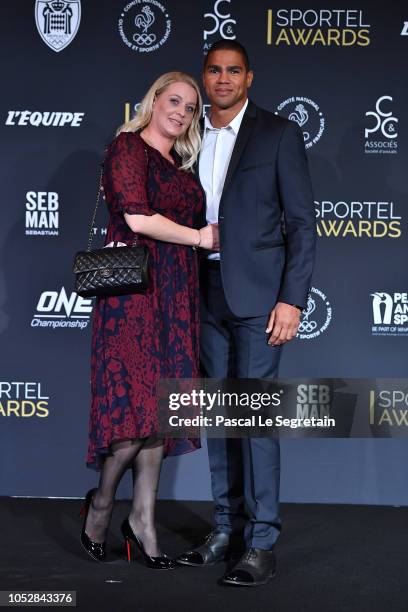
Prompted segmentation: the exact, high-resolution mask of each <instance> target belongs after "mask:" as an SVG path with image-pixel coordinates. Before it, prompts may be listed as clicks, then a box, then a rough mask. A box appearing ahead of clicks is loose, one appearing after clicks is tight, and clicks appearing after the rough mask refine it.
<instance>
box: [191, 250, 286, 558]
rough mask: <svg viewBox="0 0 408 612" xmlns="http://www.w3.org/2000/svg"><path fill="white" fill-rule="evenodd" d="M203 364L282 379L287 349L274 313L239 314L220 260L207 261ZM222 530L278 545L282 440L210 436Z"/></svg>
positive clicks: (252, 542)
mask: <svg viewBox="0 0 408 612" xmlns="http://www.w3.org/2000/svg"><path fill="white" fill-rule="evenodd" d="M200 286H201V365H202V369H203V374H204V376H206V377H209V378H276V376H277V373H278V366H279V358H280V353H281V347H270V346H268V344H267V339H268V336H267V334H266V333H265V329H266V326H267V322H268V318H269V313H268V314H265V315H264V316H262V317H251V318H245V319H242V318H239V317H236V316H235V315H234V314H233V313H232V312H231V310H230V308H229V307H228V304H227V302H226V300H225V295H224V290H223V287H222V279H221V273H220V267H219V262H218V263H217V262H209V261H204V262H202V265H201V278H200ZM207 443H208V455H209V462H210V470H211V484H212V493H213V497H214V502H215V523H216V527H217V529H218V531H223V532H226V533H232V532H239V531H241V530H242V528H244V536H245V541H246V544H247V546H248V547H251V546H253V547H256V548H263V549H265V550H269V549H270V548H272V546H273V545H274V543H275V542H276V539H277V538H278V536H279V533H280V527H281V521H280V518H279V476H280V453H279V442H278V440H277V439H274V438H251V437H245V438H224V439H219V438H208V440H207Z"/></svg>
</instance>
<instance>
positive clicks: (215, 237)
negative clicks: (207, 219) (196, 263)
mask: <svg viewBox="0 0 408 612" xmlns="http://www.w3.org/2000/svg"><path fill="white" fill-rule="evenodd" d="M199 232H200V244H199V246H200V248H202V249H207V250H209V251H219V248H220V238H219V232H218V223H209V224H208V225H206V226H205V227H203V228H201V229H200V230H199Z"/></svg>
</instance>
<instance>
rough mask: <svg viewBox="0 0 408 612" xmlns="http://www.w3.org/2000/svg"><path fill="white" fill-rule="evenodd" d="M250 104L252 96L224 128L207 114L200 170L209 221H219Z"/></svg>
mask: <svg viewBox="0 0 408 612" xmlns="http://www.w3.org/2000/svg"><path fill="white" fill-rule="evenodd" d="M247 106H248V100H247V101H246V102H245V104H244V106H243V107H242V108H241V110H240V111H239V113H238V115H236V116H235V117H234V119H233V120H232V121H231V122H230V123H229V124H228V125H227V126H225V127H222V128H214V127H213V126H212V125H211V121H210V119H209V118H208V117H207V115H206V116H205V117H204V136H203V143H202V147H201V152H200V161H199V173H200V181H201V184H202V186H203V188H204V191H205V195H206V200H207V214H206V217H207V223H218V211H219V207H220V199H221V195H222V190H223V188H224V182H225V177H226V174H227V170H228V166H229V162H230V159H231V155H232V151H233V149H234V145H235V141H236V139H237V136H238V131H239V128H240V126H241V122H242V118H243V116H244V113H245V110H246V107H247ZM208 258H209V259H219V258H220V254H219V253H212V254H211V255H209V256H208Z"/></svg>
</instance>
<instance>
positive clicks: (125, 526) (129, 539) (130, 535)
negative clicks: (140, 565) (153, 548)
mask: <svg viewBox="0 0 408 612" xmlns="http://www.w3.org/2000/svg"><path fill="white" fill-rule="evenodd" d="M121 531H122V534H123V537H124V539H125V545H126V554H127V560H128V562H129V563H130V562H131V544H132V543H133V544H136V546H137V548H138V549H139V550H140V552H141V553H142V557H143V561H144V563H145V564H146V565H147V567H150V568H151V569H160V570H170V569H175V568H176V567H177V564H176V562H175V561H173V559H170V557H168V556H167V555H162V556H160V557H152V556H151V555H148V554H147V552H146V551H145V549H144V546H143V543H142V542H141V541H140V540H139V538H138V537H137V535H135V533H134V532H133V529H132V527H131V526H130V524H129V519H125V520H124V521H123V523H122V526H121Z"/></svg>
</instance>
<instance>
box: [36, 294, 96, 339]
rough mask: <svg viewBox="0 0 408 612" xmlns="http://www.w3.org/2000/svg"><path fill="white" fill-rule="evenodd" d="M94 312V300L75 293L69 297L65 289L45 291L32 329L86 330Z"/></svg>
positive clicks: (39, 302) (41, 296) (39, 301)
mask: <svg viewBox="0 0 408 612" xmlns="http://www.w3.org/2000/svg"><path fill="white" fill-rule="evenodd" d="M91 312H92V300H90V299H85V298H82V297H81V296H79V295H78V294H77V293H75V292H74V291H73V292H72V293H71V294H70V295H69V296H68V295H67V292H66V291H65V288H64V287H62V288H61V289H60V291H59V292H58V291H43V293H42V294H41V295H40V299H39V300H38V303H37V308H36V311H35V314H34V316H33V319H32V321H31V327H48V328H49V329H58V328H66V327H69V328H77V329H81V330H82V329H86V328H87V327H88V324H89V319H90V315H91Z"/></svg>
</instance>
